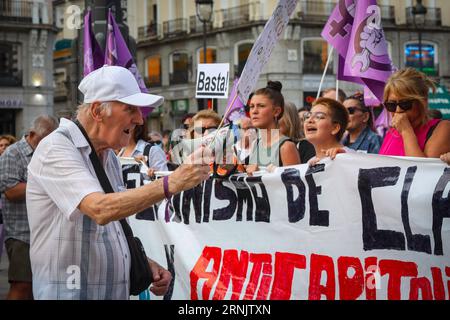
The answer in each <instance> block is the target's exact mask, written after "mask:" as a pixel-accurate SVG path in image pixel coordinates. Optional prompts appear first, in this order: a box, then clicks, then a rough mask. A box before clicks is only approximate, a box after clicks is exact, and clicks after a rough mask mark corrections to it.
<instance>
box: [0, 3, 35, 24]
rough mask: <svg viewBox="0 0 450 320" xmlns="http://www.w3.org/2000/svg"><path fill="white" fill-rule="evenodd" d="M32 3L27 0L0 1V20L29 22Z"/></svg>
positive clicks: (30, 20)
mask: <svg viewBox="0 0 450 320" xmlns="http://www.w3.org/2000/svg"><path fill="white" fill-rule="evenodd" d="M32 9H33V3H32V2H29V1H8V0H6V1H0V22H6V21H8V22H21V23H31V22H32V16H33V15H32V13H33V10H32Z"/></svg>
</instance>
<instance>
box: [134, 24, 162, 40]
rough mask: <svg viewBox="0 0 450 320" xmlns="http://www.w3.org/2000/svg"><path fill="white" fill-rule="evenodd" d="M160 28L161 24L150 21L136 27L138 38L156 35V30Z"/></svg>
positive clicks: (154, 36)
mask: <svg viewBox="0 0 450 320" xmlns="http://www.w3.org/2000/svg"><path fill="white" fill-rule="evenodd" d="M160 29H161V24H158V23H156V22H151V23H150V24H149V25H146V26H142V27H139V28H138V38H139V39H148V38H156V37H158V31H159V30H160Z"/></svg>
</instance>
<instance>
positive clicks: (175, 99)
mask: <svg viewBox="0 0 450 320" xmlns="http://www.w3.org/2000/svg"><path fill="white" fill-rule="evenodd" d="M276 3H277V1H276V0H268V1H254V0H248V1H244V0H227V1H214V13H213V21H212V23H210V24H208V25H207V33H206V35H207V53H206V62H208V63H214V62H217V63H230V69H231V70H230V74H231V77H230V80H231V81H232V79H233V78H234V77H235V76H238V75H239V74H240V73H241V72H242V69H243V67H244V65H245V62H246V59H247V57H248V54H249V53H250V50H251V48H252V45H253V43H254V42H255V40H256V39H257V37H258V36H259V34H260V33H261V31H262V29H263V27H264V24H265V23H266V21H267V19H268V18H269V17H270V16H271V14H272V11H273V9H274V8H275V5H276ZM378 4H379V6H380V7H381V12H382V25H383V28H384V31H385V34H386V39H387V40H388V45H389V51H390V54H391V57H392V60H393V63H394V64H395V65H396V66H397V67H398V68H403V67H405V66H413V67H417V68H418V67H419V60H420V59H418V36H419V34H418V29H417V28H416V27H415V25H414V19H413V14H412V7H414V6H415V4H416V1H415V0H385V1H383V0H379V1H378ZM423 4H424V5H425V6H426V7H427V9H428V12H427V15H426V19H425V25H424V26H423V27H422V28H421V29H420V30H421V35H422V46H421V47H422V70H423V71H425V72H426V73H428V74H429V75H430V76H432V77H433V78H434V79H435V80H436V81H437V82H440V83H441V84H444V85H446V86H449V85H450V64H449V53H450V43H449V41H448V39H449V38H450V37H449V36H450V1H445V0H428V1H426V0H425V1H423ZM335 5H336V1H331V0H330V1H326V0H322V1H314V0H299V1H298V5H297V8H296V10H295V12H294V13H293V15H292V17H291V20H290V22H289V25H288V27H287V29H286V30H285V32H284V34H283V35H282V38H281V39H280V41H279V43H278V45H277V46H276V48H275V49H274V51H273V53H272V56H271V59H270V61H269V63H268V64H267V65H266V67H265V68H264V70H263V72H262V74H261V76H260V79H259V82H258V87H262V86H265V84H266V82H267V81H268V80H279V81H281V82H282V83H283V90H282V92H283V94H284V96H285V98H286V100H288V101H292V102H294V103H295V104H296V105H297V107H301V106H303V105H306V104H309V103H311V101H312V99H314V98H315V96H316V94H317V90H318V88H319V83H320V79H321V77H322V73H323V70H324V68H325V65H326V61H327V57H328V52H329V51H328V50H330V47H329V46H328V45H327V43H326V42H325V41H324V40H323V39H322V38H321V36H320V34H321V32H322V29H323V27H324V24H325V22H326V21H327V20H328V17H329V16H330V13H331V11H332V10H333V8H334V7H335ZM128 12H129V17H130V16H133V18H134V19H133V23H131V21H130V19H129V25H130V33H131V34H132V35H134V36H135V37H136V38H137V60H138V61H137V64H138V67H139V69H140V71H141V74H142V75H143V76H145V80H146V84H147V86H148V87H149V89H150V92H152V93H156V94H160V95H163V96H164V97H165V100H166V102H165V104H164V105H163V106H162V107H161V108H159V109H158V110H155V111H154V112H153V113H152V114H151V116H150V118H149V123H150V127H151V128H152V129H154V130H161V129H162V128H169V129H173V128H176V127H178V126H179V124H180V119H181V118H182V116H183V115H184V114H185V113H186V112H196V111H198V109H199V101H197V100H196V99H195V81H196V70H197V65H198V63H199V62H200V61H202V62H203V61H204V58H203V24H202V23H201V22H200V21H199V20H198V18H197V16H196V8H195V0H168V1H159V0H137V1H133V5H132V6H131V7H130V6H129V7H128ZM136 31H137V34H136V33H135V32H136ZM336 73H337V62H336V57H333V60H332V61H331V63H330V64H329V67H328V70H327V76H326V77H325V81H324V84H323V88H327V87H335V86H336ZM339 87H340V88H342V89H344V90H345V91H347V92H348V93H351V92H352V91H355V90H357V89H360V87H358V86H357V85H354V84H351V83H347V82H339ZM200 107H202V105H201V104H200ZM225 108H226V100H218V106H217V109H218V112H219V113H220V114H223V113H224V111H225Z"/></svg>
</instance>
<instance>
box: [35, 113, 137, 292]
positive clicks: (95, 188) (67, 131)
mask: <svg viewBox="0 0 450 320" xmlns="http://www.w3.org/2000/svg"><path fill="white" fill-rule="evenodd" d="M90 152H91V148H90V147H89V144H88V142H87V141H86V139H85V138H84V136H83V134H82V133H81V131H80V130H79V128H78V127H77V126H76V125H75V124H74V123H73V122H71V121H69V120H66V119H61V123H60V126H59V128H58V129H57V130H55V131H54V132H53V133H51V134H50V135H49V136H47V137H46V138H45V139H43V140H42V141H41V142H40V144H39V145H38V147H37V148H36V150H35V152H34V155H33V158H32V160H31V162H30V164H29V166H28V184H27V195H26V202H27V211H28V221H29V224H30V233H31V234H30V259H31V267H32V272H33V295H34V298H35V299H75V300H78V299H81V300H85V299H102V300H104V299H128V298H129V274H130V257H129V255H130V253H129V249H128V244H127V240H126V238H125V235H124V233H123V230H122V226H121V225H120V222H119V221H114V222H110V223H108V224H106V225H104V226H100V225H97V224H96V223H95V221H93V220H92V219H90V218H89V217H88V216H87V215H85V214H83V213H82V212H80V211H79V210H78V209H77V207H78V205H79V204H80V202H81V201H82V199H83V198H84V197H86V196H87V195H89V194H91V193H94V192H103V189H102V187H101V186H100V183H99V181H98V180H97V177H96V174H95V170H94V168H93V166H92V164H91V161H90V159H89V154H90ZM103 165H104V168H105V172H106V174H107V176H108V178H109V181H110V183H111V185H112V187H113V189H114V191H116V192H119V191H122V190H124V186H123V181H122V174H121V168H120V163H119V161H118V159H117V157H116V156H115V154H114V152H113V151H112V150H108V151H106V152H105V154H104V157H103Z"/></svg>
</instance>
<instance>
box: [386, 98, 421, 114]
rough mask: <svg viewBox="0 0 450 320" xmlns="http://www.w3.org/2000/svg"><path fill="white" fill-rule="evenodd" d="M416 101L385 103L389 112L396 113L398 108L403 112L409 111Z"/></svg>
mask: <svg viewBox="0 0 450 320" xmlns="http://www.w3.org/2000/svg"><path fill="white" fill-rule="evenodd" d="M413 104H414V100H399V101H385V102H384V107H385V108H386V110H387V111H389V112H395V110H397V106H399V107H400V109H402V110H403V111H408V110H410V109H411V108H412V107H413Z"/></svg>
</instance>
